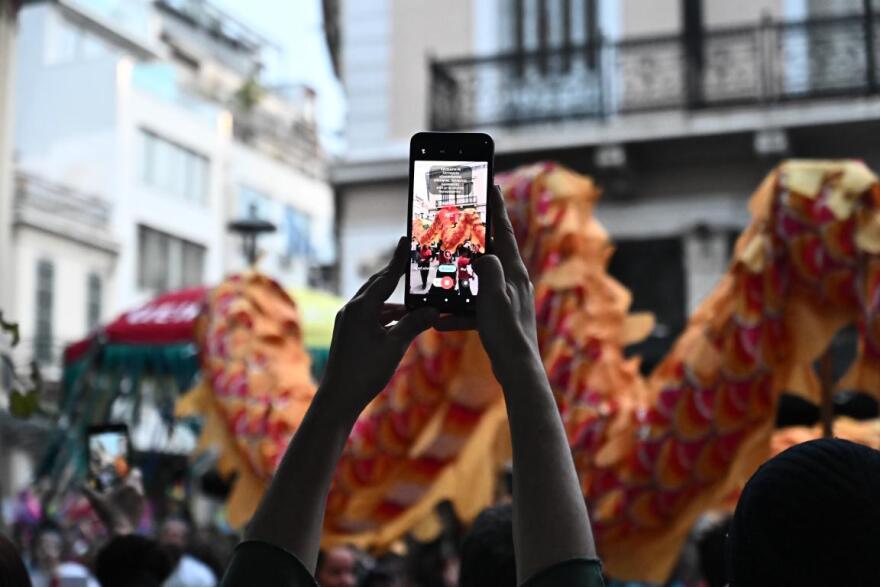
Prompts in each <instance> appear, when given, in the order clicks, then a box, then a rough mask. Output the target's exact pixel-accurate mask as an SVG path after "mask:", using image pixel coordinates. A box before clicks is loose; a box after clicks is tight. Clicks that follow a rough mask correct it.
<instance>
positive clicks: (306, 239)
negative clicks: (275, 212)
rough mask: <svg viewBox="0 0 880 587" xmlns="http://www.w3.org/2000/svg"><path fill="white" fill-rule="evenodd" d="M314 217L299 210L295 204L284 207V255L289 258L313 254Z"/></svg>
mask: <svg viewBox="0 0 880 587" xmlns="http://www.w3.org/2000/svg"><path fill="white" fill-rule="evenodd" d="M311 233H312V219H311V218H310V217H309V215H308V214H305V213H303V212H302V211H301V210H297V209H296V208H294V207H293V206H285V207H284V237H285V239H284V240H285V250H284V256H285V257H286V258H288V259H292V258H294V257H311V256H312V234H311Z"/></svg>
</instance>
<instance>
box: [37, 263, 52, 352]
mask: <svg viewBox="0 0 880 587" xmlns="http://www.w3.org/2000/svg"><path fill="white" fill-rule="evenodd" d="M36 297H37V299H36V318H37V325H36V329H35V337H34V358H35V359H36V360H37V361H39V362H41V363H49V362H51V361H52V326H53V324H52V323H53V314H54V312H53V304H54V297H55V265H54V264H53V263H52V261H48V260H45V259H41V260H40V261H37V295H36Z"/></svg>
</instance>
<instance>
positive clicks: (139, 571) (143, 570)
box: [95, 535, 174, 587]
mask: <svg viewBox="0 0 880 587" xmlns="http://www.w3.org/2000/svg"><path fill="white" fill-rule="evenodd" d="M173 571H174V565H173V562H172V559H171V556H170V555H169V554H168V553H167V552H166V551H165V550H164V549H163V548H162V547H161V546H159V543H158V542H156V541H155V540H151V539H150V538H145V537H143V536H137V535H130V536H120V537H117V538H114V539H113V540H111V541H110V542H109V543H108V544H107V545H106V546H105V547H104V548H102V549H101V551H100V552H99V553H98V557H97V559H96V560H95V577H96V578H97V579H98V582H100V583H101V587H117V586H118V587H161V586H162V584H163V583H164V582H165V580H166V579H167V578H168V577H169V576H170V575H171V573H172V572H173Z"/></svg>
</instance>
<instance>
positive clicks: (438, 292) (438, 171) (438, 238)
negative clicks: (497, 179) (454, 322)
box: [407, 159, 490, 311]
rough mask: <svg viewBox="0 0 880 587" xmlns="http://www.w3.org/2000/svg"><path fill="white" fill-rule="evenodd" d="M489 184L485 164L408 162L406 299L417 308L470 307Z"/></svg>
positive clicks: (481, 250) (482, 243) (476, 291)
mask: <svg viewBox="0 0 880 587" xmlns="http://www.w3.org/2000/svg"><path fill="white" fill-rule="evenodd" d="M489 181H490V162H489V161H474V160H465V159H462V160H441V159H417V160H414V161H413V163H412V182H413V184H412V186H411V190H412V191H411V193H412V205H411V206H410V210H411V214H412V217H411V219H410V220H411V229H410V230H411V232H410V237H411V239H410V254H411V258H410V272H409V276H408V285H407V287H408V290H407V293H408V297H409V299H410V300H413V301H415V302H416V304H417V305H430V306H434V307H438V308H441V309H445V310H448V311H468V310H469V309H470V308H472V307H473V305H474V303H475V301H476V297H477V296H478V295H479V292H480V280H479V277H477V275H476V273H475V272H474V270H473V262H474V261H475V260H476V259H477V258H478V257H479V256H480V255H482V254H483V253H485V252H486V238H487V236H486V233H487V218H488V210H487V196H488V189H489Z"/></svg>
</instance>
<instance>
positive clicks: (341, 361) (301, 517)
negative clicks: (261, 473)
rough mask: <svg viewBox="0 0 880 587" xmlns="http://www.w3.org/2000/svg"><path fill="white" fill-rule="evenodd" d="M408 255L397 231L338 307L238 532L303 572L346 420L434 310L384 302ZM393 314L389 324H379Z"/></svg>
mask: <svg viewBox="0 0 880 587" xmlns="http://www.w3.org/2000/svg"><path fill="white" fill-rule="evenodd" d="M409 262H410V261H409V249H408V248H407V246H406V239H405V238H402V239H401V240H400V242H399V243H398V246H397V249H396V251H395V253H394V258H393V259H392V260H391V261H390V262H389V264H388V266H387V267H385V268H384V269H383V270H382V271H380V272H379V273H377V274H376V275H374V276H373V277H371V278H370V280H369V281H367V283H366V284H365V285H364V286H363V287H362V288H361V290H360V291H359V292H358V293H357V294H356V295H355V297H354V298H353V299H352V300H351V301H350V302H349V303H348V304H346V305H345V307H344V308H343V309H342V310H340V312H339V314H338V315H337V317H336V324H335V325H334V328H333V340H332V342H331V344H330V356H329V358H328V361H327V367H326V369H325V375H324V381H323V382H322V383H321V385H320V387H319V389H318V392H317V393H316V394H315V398H314V400H313V401H312V404H311V406H310V407H309V410H308V412H307V413H306V415H305V417H304V418H303V421H302V424H301V425H300V427H299V429H298V430H297V431H296V434H295V435H294V437H293V440H292V441H291V443H290V445H289V446H288V448H287V452H286V453H285V455H284V458H283V459H282V461H281V464H280V465H279V467H278V470H277V472H276V473H275V477H274V479H273V480H272V482H271V484H270V485H269V489H268V490H267V492H266V495H265V496H264V497H263V500H262V502H261V503H260V506H259V507H258V509H257V512H256V513H255V514H254V517H253V518H252V520H251V522H250V525H249V526H248V528H247V531H246V533H245V539H246V540H251V541H262V542H267V543H269V544H272V545H274V546H277V547H279V548H281V549H283V550H286V551H287V552H289V553H291V554H293V555H294V556H296V557H297V558H298V559H299V560H300V561H301V562H302V563H303V565H304V566H305V567H306V569H308V570H309V571H310V572H311V573H314V571H315V565H316V564H317V558H318V549H319V545H320V538H321V530H322V527H323V520H324V507H325V503H326V499H327V494H328V492H329V490H330V483H331V481H332V478H333V473H334V471H335V469H336V464H337V462H338V460H339V457H340V456H341V454H342V450H343V448H344V447H345V442H346V439H347V438H348V435H349V433H350V431H351V428H352V426H353V425H354V422H355V420H356V419H357V417H358V415H359V414H360V413H361V411H362V410H363V409H364V408H365V407H366V406H367V404H369V403H370V401H371V400H372V399H373V398H374V397H375V396H376V395H377V394H378V393H379V392H380V391H381V390H382V389H383V388H384V387H385V385H386V384H387V383H388V381H389V380H390V379H391V375H392V374H393V373H394V370H395V369H396V368H397V365H398V363H399V362H400V359H401V358H402V357H403V353H404V352H405V351H406V349H407V348H408V347H409V345H410V343H411V342H412V341H413V339H414V338H415V337H416V336H417V335H418V334H419V333H421V332H422V331H424V330H426V329H427V328H429V327H430V326H431V325H432V324H433V321H434V318H435V317H436V311H435V310H433V309H429V308H423V309H419V310H416V311H414V312H409V313H405V312H404V309H403V308H401V307H392V306H389V305H387V304H385V303H384V302H385V300H386V299H387V298H388V296H390V295H391V294H392V293H393V292H394V289H395V288H396V287H397V283H398V281H399V280H400V276H401V275H403V273H404V271H406V270H407V269H408V267H409ZM396 318H399V319H400V321H399V322H397V323H396V324H395V325H393V326H390V327H386V326H385V324H388V323H389V322H390V321H392V320H393V319H396ZM224 585H227V583H224Z"/></svg>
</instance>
